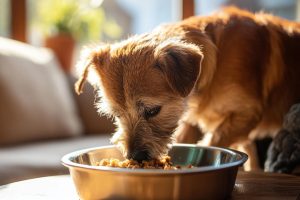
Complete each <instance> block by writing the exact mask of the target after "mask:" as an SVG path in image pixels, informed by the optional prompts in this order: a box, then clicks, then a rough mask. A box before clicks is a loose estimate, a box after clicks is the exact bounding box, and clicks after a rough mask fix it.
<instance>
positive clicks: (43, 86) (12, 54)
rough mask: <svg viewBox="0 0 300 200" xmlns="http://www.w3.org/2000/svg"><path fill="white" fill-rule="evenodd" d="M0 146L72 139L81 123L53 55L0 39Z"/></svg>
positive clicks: (80, 130)
mask: <svg viewBox="0 0 300 200" xmlns="http://www.w3.org/2000/svg"><path fill="white" fill-rule="evenodd" d="M0 96H1V98H0V146H1V145H10V144H14V143H20V142H29V141H35V140H41V139H49V138H60V137H68V136H76V135H80V134H81V133H82V124H81V121H80V118H79V117H78V113H77V110H76V106H75V102H74V99H73V98H72V94H71V91H70V88H69V85H68V81H67V78H66V76H65V74H64V72H63V71H62V69H61V68H60V66H59V64H58V62H57V60H56V59H55V56H54V54H53V53H52V52H51V51H50V50H47V49H44V48H37V47H33V46H30V45H27V44H24V43H20V42H16V41H13V40H10V39H4V38H0Z"/></svg>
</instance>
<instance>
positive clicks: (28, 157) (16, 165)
mask: <svg viewBox="0 0 300 200" xmlns="http://www.w3.org/2000/svg"><path fill="white" fill-rule="evenodd" d="M109 137H110V134H102V135H97V136H84V137H74V138H68V139H58V140H51V141H41V142H36V143H31V144H25V145H16V146H10V147H4V148H3V147H2V148H0V160H1V165H0V185H3V184H7V183H10V182H14V181H19V180H24V179H28V178H35V177H41V176H49V175H58V174H67V173H68V169H67V168H66V167H64V166H63V165H62V164H61V162H60V160H61V158H62V156H64V155H65V154H67V153H70V152H73V151H77V150H81V149H86V148H91V147H99V146H103V145H108V144H109Z"/></svg>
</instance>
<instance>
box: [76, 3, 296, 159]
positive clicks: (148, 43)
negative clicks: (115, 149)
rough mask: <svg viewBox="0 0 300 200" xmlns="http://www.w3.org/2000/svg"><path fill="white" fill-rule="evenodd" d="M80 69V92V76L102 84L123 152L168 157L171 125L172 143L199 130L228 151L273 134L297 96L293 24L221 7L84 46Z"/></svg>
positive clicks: (104, 106) (106, 107)
mask: <svg viewBox="0 0 300 200" xmlns="http://www.w3.org/2000/svg"><path fill="white" fill-rule="evenodd" d="M78 67H79V69H80V73H81V74H82V76H81V78H80V80H79V81H78V83H77V91H78V92H79V93H80V92H81V88H82V85H83V83H84V81H85V79H86V78H88V79H89V81H90V82H91V83H92V84H93V85H94V86H96V87H97V88H99V90H98V91H99V97H100V104H99V105H98V107H99V110H100V112H102V113H105V114H108V115H112V116H114V117H115V121H116V124H117V126H118V131H117V132H116V133H115V134H114V136H113V138H112V141H113V142H114V143H116V144H118V145H119V146H120V148H121V149H122V150H123V152H124V155H125V156H126V157H128V158H134V159H136V160H142V159H150V158H156V157H159V156H160V155H162V154H164V153H166V152H167V150H168V145H169V144H171V142H172V138H173V137H172V136H173V133H174V130H175V129H176V128H177V126H178V124H179V127H178V128H177V129H176V133H175V134H176V137H177V139H178V140H179V141H189V142H196V141H197V140H198V139H200V136H201V133H205V135H209V136H210V137H207V138H208V139H209V140H208V141H207V144H208V145H215V146H222V147H229V146H231V145H234V144H237V143H241V142H247V141H251V140H252V139H254V138H257V137H265V136H266V134H269V135H274V134H275V133H276V131H277V130H278V128H280V127H281V124H282V120H283V116H284V114H285V113H286V112H287V111H288V109H289V107H290V106H291V105H292V104H294V103H296V102H300V26H299V24H296V23H293V22H289V21H286V20H283V19H279V18H276V17H274V16H271V15H268V14H263V13H258V14H252V13H249V12H246V11H242V10H238V9H236V8H227V9H224V10H223V11H221V12H219V13H216V14H214V15H212V16H208V17H192V18H189V19H187V20H184V21H182V22H178V23H175V24H170V25H165V26H161V27H159V28H157V29H155V30H154V31H153V32H151V33H146V34H143V35H138V36H133V37H131V38H129V39H127V40H125V41H122V42H120V43H116V44H112V45H102V46H97V47H95V48H89V49H87V50H86V51H85V53H83V57H82V59H81V61H80V62H79V64H78ZM200 130H201V131H200ZM248 153H249V154H250V159H251V158H252V159H253V158H255V152H254V151H252V152H251V151H250V152H248Z"/></svg>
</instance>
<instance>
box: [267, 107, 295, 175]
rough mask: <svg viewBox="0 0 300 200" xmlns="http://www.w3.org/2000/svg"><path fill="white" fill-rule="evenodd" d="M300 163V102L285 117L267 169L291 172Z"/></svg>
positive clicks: (270, 151)
mask: <svg viewBox="0 0 300 200" xmlns="http://www.w3.org/2000/svg"><path fill="white" fill-rule="evenodd" d="M299 164H300V104H295V105H293V106H292V107H291V109H290V110H289V112H288V113H287V115H286V116H285V118H284V122H283V129H282V130H280V131H279V133H278V134H277V135H276V137H275V138H274V140H273V142H272V143H271V145H270V147H269V149H268V153H267V160H266V162H265V171H268V172H279V173H291V172H292V171H293V169H294V168H295V167H296V166H297V165H299Z"/></svg>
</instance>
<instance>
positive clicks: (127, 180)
mask: <svg viewBox="0 0 300 200" xmlns="http://www.w3.org/2000/svg"><path fill="white" fill-rule="evenodd" d="M169 155H170V156H171V161H172V162H173V164H174V165H182V166H187V165H189V164H192V165H193V166H195V167H194V168H191V169H180V170H160V169H125V168H113V167H103V166H94V165H95V164H96V162H98V161H100V160H101V159H103V158H118V159H124V158H123V156H122V155H121V153H120V152H119V150H117V149H116V148H115V147H114V146H104V147H100V148H93V149H85V150H81V151H76V152H73V153H70V154H67V155H65V156H64V157H63V158H62V163H63V165H65V166H66V167H68V168H69V170H70V174H71V176H72V178H73V181H74V183H75V186H76V189H77V192H78V195H79V197H80V199H82V200H92V199H95V200H96V199H225V198H227V197H228V196H230V194H231V192H232V189H233V187H234V183H235V179H236V175H237V171H238V167H239V166H242V165H243V163H245V162H246V160H247V158H248V156H247V155H246V154H244V153H242V152H238V151H234V150H230V149H224V148H217V147H202V146H197V145H187V144H176V145H173V147H172V149H171V150H170V152H169Z"/></svg>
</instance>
